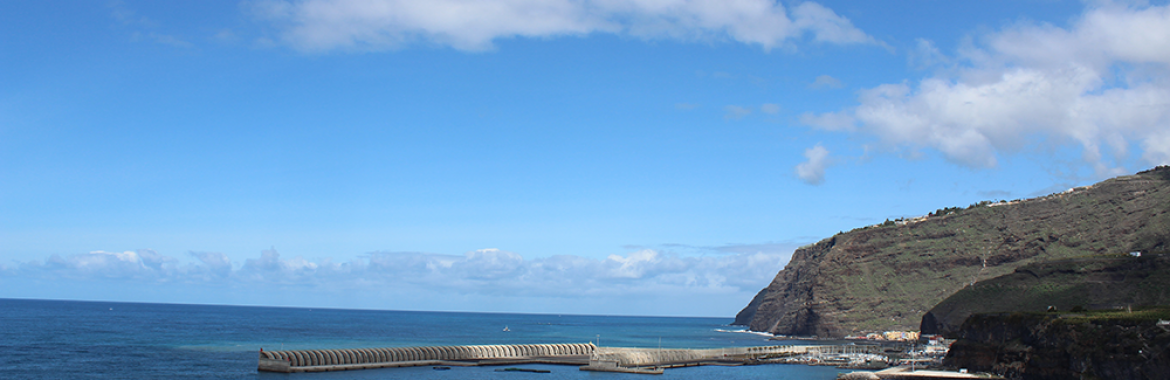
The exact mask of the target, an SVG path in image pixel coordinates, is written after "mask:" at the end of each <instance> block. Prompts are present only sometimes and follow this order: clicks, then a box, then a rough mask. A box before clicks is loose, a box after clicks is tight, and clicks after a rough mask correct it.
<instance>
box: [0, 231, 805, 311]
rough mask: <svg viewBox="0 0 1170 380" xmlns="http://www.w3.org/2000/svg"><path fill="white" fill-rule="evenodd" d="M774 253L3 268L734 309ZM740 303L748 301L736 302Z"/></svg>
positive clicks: (136, 260) (271, 286)
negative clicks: (692, 302) (688, 301)
mask: <svg viewBox="0 0 1170 380" xmlns="http://www.w3.org/2000/svg"><path fill="white" fill-rule="evenodd" d="M777 247H778V246H769V245H756V246H743V247H740V248H736V247H730V248H727V249H729V251H724V252H721V253H718V254H715V255H704V256H698V257H694V256H684V255H679V254H676V253H669V252H662V251H660V250H655V249H639V250H636V251H633V252H630V253H628V254H625V255H609V256H608V257H606V258H604V259H592V258H585V257H579V256H569V255H556V256H550V257H544V258H536V259H525V258H523V257H522V256H521V255H519V254H516V253H513V252H508V251H503V250H498V249H480V250H475V251H470V252H467V253H465V254H463V255H445V254H435V253H422V252H373V253H370V254H367V255H363V256H361V257H358V258H355V259H352V260H348V261H344V262H336V261H333V260H332V259H329V258H325V259H318V260H307V259H305V258H303V257H300V256H297V257H292V258H286V257H281V256H280V254H279V253H278V252H277V251H276V250H273V249H268V250H263V251H262V252H261V253H260V255H259V257H257V258H248V259H245V260H244V262H243V263H232V262H231V261H230V260H229V259H228V258H227V257H226V256H225V255H223V254H222V253H215V252H189V254H190V256H192V257H193V258H195V259H196V262H188V263H182V262H180V260H178V259H177V258H174V257H170V256H165V255H161V254H158V253H156V252H154V251H152V250H138V251H124V252H105V251H93V252H88V253H80V254H73V255H68V256H60V255H53V256H51V257H49V258H48V259H46V260H44V261H43V262H38V261H31V262H24V263H20V264H19V265H18V266H17V267H16V268H11V269H6V270H4V268H3V267H0V270H2V271H3V272H5V274H6V276H7V278H8V281H20V280H21V279H22V278H23V279H35V280H44V281H57V280H71V281H81V282H88V283H102V282H109V281H115V282H121V283H131V284H137V285H138V286H145V287H151V286H154V285H159V284H170V283H178V284H185V285H195V286H198V287H204V288H206V287H226V288H247V289H250V290H251V291H254V292H256V293H257V294H262V293H266V292H272V291H279V290H280V289H287V288H289V287H292V288H296V289H302V290H307V291H312V292H318V293H323V294H337V295H338V296H340V295H342V294H346V293H349V292H352V291H354V290H359V289H364V290H362V291H363V292H375V293H379V292H381V293H386V294H384V295H385V296H392V295H394V294H401V293H409V292H418V291H426V292H431V293H436V294H447V295H449V296H450V297H466V296H469V295H470V296H474V295H479V296H489V297H529V298H534V299H541V298H557V299H565V298H581V299H585V298H591V297H599V298H610V297H612V298H629V297H679V296H684V295H691V296H696V297H703V296H716V297H723V298H727V297H728V296H732V298H733V300H734V301H735V302H738V301H743V302H746V301H747V300H748V299H750V296H751V294H754V293H755V292H756V291H758V290H759V289H760V288H762V287H764V286H767V284H768V283H769V282H770V281H771V280H772V277H774V276H775V274H776V272H778V271H779V270H780V269H781V268H782V267H783V265H784V264H785V263H786V262H787V259H788V257H790V255H791V250H788V249H784V250H777ZM379 289H384V290H385V291H383V290H379ZM0 296H13V294H6V295H0ZM743 297H747V298H745V299H743V300H739V299H738V298H743Z"/></svg>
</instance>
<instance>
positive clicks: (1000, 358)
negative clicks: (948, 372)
mask: <svg viewBox="0 0 1170 380" xmlns="http://www.w3.org/2000/svg"><path fill="white" fill-rule="evenodd" d="M1102 314H1104V315H1102ZM1163 318H1165V319H1170V309H1166V308H1162V309H1153V310H1146V311H1134V312H1132V313H1130V312H1126V311H1118V312H1112V313H1089V314H1075V313H1074V314H1063V315H1058V314H1055V313H1053V314H1049V313H997V314H975V315H972V316H971V317H970V318H968V319H967V321H966V322H964V323H963V327H962V338H961V339H959V340H958V341H956V342H955V343H954V344H952V345H951V349H950V352H948V353H947V357H946V358H945V359H944V360H943V364H944V365H945V366H948V367H953V368H966V369H968V370H970V371H977V372H990V373H995V374H998V375H1000V376H1004V377H1006V378H1008V379H1026V380H1050V379H1051V380H1057V379H1062V380H1063V379H1165V378H1166V377H1167V376H1168V374H1170V326H1159V325H1158V321H1159V320H1162V319H1163Z"/></svg>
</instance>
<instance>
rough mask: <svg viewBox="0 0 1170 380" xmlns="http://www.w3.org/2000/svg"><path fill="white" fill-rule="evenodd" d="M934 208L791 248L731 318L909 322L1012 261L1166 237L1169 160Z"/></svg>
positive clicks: (819, 327) (812, 324)
mask: <svg viewBox="0 0 1170 380" xmlns="http://www.w3.org/2000/svg"><path fill="white" fill-rule="evenodd" d="M932 214H934V216H925V217H920V218H913V219H908V220H899V221H893V222H891V223H882V224H879V225H874V226H869V227H865V228H859V229H856V230H853V231H849V232H845V233H840V234H837V235H835V236H833V237H831V238H828V239H825V240H822V241H821V242H818V243H816V244H813V245H810V246H806V247H802V248H801V249H798V250H797V251H796V252H795V253H794V254H793V257H792V260H791V261H790V262H789V263H788V265H787V266H785V268H784V270H782V271H780V273H778V274H777V275H776V278H775V279H774V280H773V281H772V283H771V284H770V285H769V286H768V287H767V288H765V289H764V290H763V291H761V294H760V295H757V299H755V300H753V302H752V304H751V305H749V307H748V308H745V310H744V311H742V312H741V313H740V314H739V316H737V319H736V323H737V324H742V325H748V326H749V328H750V329H752V330H755V331H767V332H772V333H776V334H784V335H802V336H809V335H815V336H821V337H840V336H843V335H847V334H851V333H855V332H862V331H881V330H914V329H917V328H918V327H919V325H920V322H921V318H922V316H923V314H925V313H926V311H927V310H929V309H931V308H933V307H934V306H935V305H936V304H937V303H939V302H940V301H942V300H943V299H945V298H947V297H949V296H950V295H952V294H954V293H955V292H957V291H959V290H960V289H963V288H964V287H967V286H970V285H972V284H976V283H979V282H981V281H984V280H988V279H991V278H995V277H999V276H1002V275H1006V274H1009V273H1012V272H1013V271H1015V269H1016V268H1017V267H1020V266H1022V265H1027V264H1031V263H1035V262H1042V261H1052V260H1060V259H1066V258H1075V257H1086V256H1097V255H1107V254H1118V253H1126V252H1128V251H1130V250H1154V249H1158V247H1165V246H1167V245H1170V244H1168V243H1167V241H1170V240H1168V236H1167V232H1168V231H1170V167H1158V168H1155V169H1153V170H1149V171H1145V172H1142V173H1138V174H1136V175H1131V176H1124V177H1119V178H1114V179H1111V180H1108V181H1105V182H1102V183H1099V184H1096V185H1093V186H1088V187H1082V188H1077V189H1072V190H1070V191H1066V192H1063V193H1059V194H1053V195H1049V196H1045V197H1040V198H1034V199H1028V200H1022V201H1011V202H995V203H980V204H976V205H973V206H972V207H968V208H965V209H962V210H958V209H955V208H948V209H942V210H939V211H938V212H936V213H932Z"/></svg>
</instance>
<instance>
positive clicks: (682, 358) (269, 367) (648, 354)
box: [258, 343, 880, 374]
mask: <svg viewBox="0 0 1170 380" xmlns="http://www.w3.org/2000/svg"><path fill="white" fill-rule="evenodd" d="M869 351H876V352H880V347H877V346H761V347H728V348H714V349H653V348H625V347H597V346H596V345H594V344H592V343H571V344H521V345H481V346H436V347H396V348H359V349H335V350H291V351H261V352H260V359H259V366H258V369H259V370H260V371H266V372H285V373H290V372H324V371H346V370H356V369H373V368H391V367H414V366H440V365H441V366H480V365H514V364H531V363H538V364H560V365H576V366H579V368H580V369H581V370H583V371H603V372H632V373H649V374H657V373H662V370H663V368H675V367H687V366H696V365H745V364H763V363H768V362H770V361H771V360H774V359H777V358H784V357H790V356H794V355H807V354H818V353H823V354H833V353H861V352H869Z"/></svg>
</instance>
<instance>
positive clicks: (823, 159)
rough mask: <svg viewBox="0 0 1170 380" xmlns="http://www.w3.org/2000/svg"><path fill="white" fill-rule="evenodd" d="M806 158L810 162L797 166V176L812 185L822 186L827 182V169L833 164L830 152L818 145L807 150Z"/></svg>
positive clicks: (805, 152)
mask: <svg viewBox="0 0 1170 380" xmlns="http://www.w3.org/2000/svg"><path fill="white" fill-rule="evenodd" d="M804 157H805V158H807V159H808V161H805V162H802V163H800V164H799V165H796V176H797V177H799V178H800V180H801V181H804V182H805V183H807V184H810V185H820V184H822V183H824V182H825V168H827V167H828V166H829V164H831V162H830V160H829V150H828V149H825V147H823V146H821V144H817V145H816V146H814V147H812V148H808V149H805V151H804Z"/></svg>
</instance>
